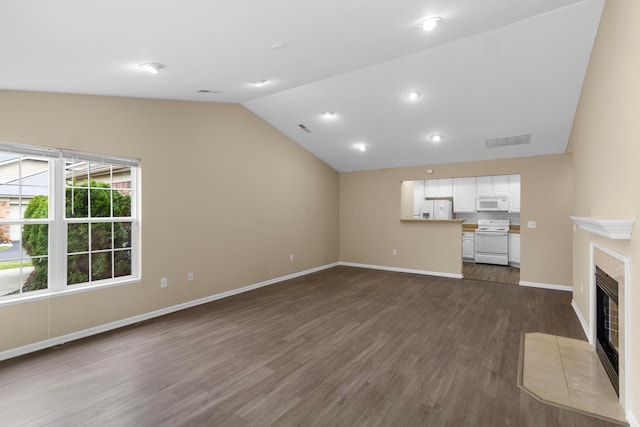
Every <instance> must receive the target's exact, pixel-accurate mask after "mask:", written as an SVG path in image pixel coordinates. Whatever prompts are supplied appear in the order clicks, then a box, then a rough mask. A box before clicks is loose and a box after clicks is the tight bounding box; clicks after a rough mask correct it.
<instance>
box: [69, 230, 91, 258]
mask: <svg viewBox="0 0 640 427" xmlns="http://www.w3.org/2000/svg"><path fill="white" fill-rule="evenodd" d="M87 251H89V224H67V253H74V252H87Z"/></svg>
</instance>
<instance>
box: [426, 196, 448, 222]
mask: <svg viewBox="0 0 640 427" xmlns="http://www.w3.org/2000/svg"><path fill="white" fill-rule="evenodd" d="M420 218H422V219H452V218H453V205H452V203H451V200H424V201H423V202H422V204H421V206H420Z"/></svg>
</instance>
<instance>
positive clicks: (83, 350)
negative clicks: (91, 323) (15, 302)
mask: <svg viewBox="0 0 640 427" xmlns="http://www.w3.org/2000/svg"><path fill="white" fill-rule="evenodd" d="M570 302H571V295H570V294H569V293H565V292H559V291H550V290H542V289H533V288H522V287H518V286H509V285H504V284H498V283H490V282H483V281H473V280H468V279H467V280H456V279H446V278H437V277H428V276H418V275H412V274H404V273H393V272H383V271H374V270H367V269H360V268H351V267H336V268H332V269H329V270H325V271H322V272H319V273H315V274H311V275H308V276H305V277H301V278H298V279H293V280H289V281H286V282H282V283H279V284H276V285H272V286H269V287H265V288H261V289H257V290H254V291H251V292H248V293H244V294H240V295H236V296H233V297H230V298H226V299H224V300H219V301H215V302H212V303H209V304H206V305H202V306H199V307H195V308H192V309H188V310H184V311H181V312H178V313H174V314H171V315H167V316H164V317H162V318H157V319H153V320H150V321H147V322H143V323H141V324H139V325H135V326H130V327H126V328H123V329H120V330H117V331H112V332H109V333H105V334H101V335H99V336H95V337H91V338H88V339H84V340H79V341H76V342H72V343H68V344H66V345H63V346H60V347H58V348H54V349H49V350H44V351H41V352H38V353H35V354H31V355H27V356H24V357H20V358H16V359H12V360H9V361H5V362H4V363H2V365H0V424H2V425H3V426H40V425H46V426H105V425H108V426H161V425H163V426H183V425H185V426H270V425H274V426H365V425H366V426H580V427H589V426H607V425H610V424H607V423H606V422H603V421H601V420H597V419H595V418H591V417H588V416H585V415H582V414H577V413H574V412H571V411H569V410H564V409H560V408H556V407H553V406H548V405H545V404H542V403H539V402H538V401H536V400H535V399H533V398H532V397H530V396H529V395H528V394H526V393H525V392H523V391H521V390H520V389H519V388H518V386H517V384H516V382H517V372H518V352H519V345H520V336H521V334H522V333H523V332H530V331H539V332H546V333H551V334H557V335H562V336H566V337H572V338H580V339H584V336H583V333H582V330H581V328H580V325H579V323H578V320H577V319H576V317H575V314H574V313H573V311H572V309H571V307H570Z"/></svg>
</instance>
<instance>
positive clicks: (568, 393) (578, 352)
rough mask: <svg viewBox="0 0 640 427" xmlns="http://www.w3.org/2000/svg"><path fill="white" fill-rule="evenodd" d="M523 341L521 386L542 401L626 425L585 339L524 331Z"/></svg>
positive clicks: (604, 375)
mask: <svg viewBox="0 0 640 427" xmlns="http://www.w3.org/2000/svg"><path fill="white" fill-rule="evenodd" d="M522 341H523V343H522V348H521V350H520V351H521V352H520V372H519V375H518V385H519V386H520V388H522V389H523V390H525V391H526V392H527V393H529V394H530V395H532V396H533V397H535V398H536V399H538V400H540V401H542V402H545V403H549V404H552V405H556V406H561V407H563V408H568V409H572V410H575V411H578V412H582V413H586V414H589V415H592V416H595V417H598V418H601V419H604V420H607V421H612V422H615V423H618V424H621V425H628V424H627V421H626V418H625V414H624V411H623V409H622V406H621V405H620V403H619V401H618V396H617V395H616V393H615V391H614V389H613V386H612V385H611V382H610V381H609V377H608V376H607V374H606V372H605V370H604V368H603V367H602V364H601V362H600V360H599V359H598V356H597V354H596V352H595V350H594V349H593V348H592V347H591V345H590V344H589V343H588V342H586V341H580V340H575V339H570V338H564V337H558V336H555V335H548V334H543V333H537V332H534V333H527V334H524V335H523V337H522Z"/></svg>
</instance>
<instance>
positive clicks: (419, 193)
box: [413, 181, 424, 218]
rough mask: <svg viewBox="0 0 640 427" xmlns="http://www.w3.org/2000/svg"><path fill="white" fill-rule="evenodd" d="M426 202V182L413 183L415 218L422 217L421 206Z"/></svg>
mask: <svg viewBox="0 0 640 427" xmlns="http://www.w3.org/2000/svg"><path fill="white" fill-rule="evenodd" d="M423 200H424V181H413V217H414V218H419V217H420V206H422V201H423Z"/></svg>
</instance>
